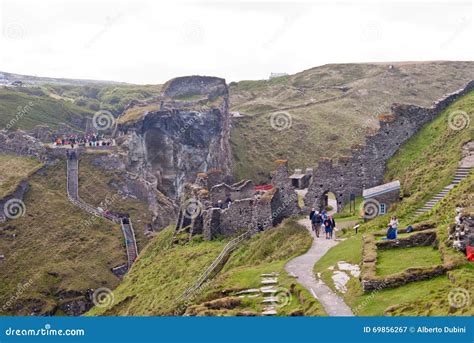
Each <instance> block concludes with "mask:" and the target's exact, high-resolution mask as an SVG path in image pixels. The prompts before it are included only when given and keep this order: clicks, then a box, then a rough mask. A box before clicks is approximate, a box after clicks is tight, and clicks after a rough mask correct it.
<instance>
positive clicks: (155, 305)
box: [89, 220, 324, 316]
mask: <svg viewBox="0 0 474 343" xmlns="http://www.w3.org/2000/svg"><path fill="white" fill-rule="evenodd" d="M171 236H172V228H169V229H166V230H164V231H162V232H160V233H159V234H158V235H157V237H155V238H154V239H153V241H152V242H151V243H150V244H149V245H148V247H147V248H146V249H145V251H144V252H143V253H142V255H141V256H140V258H139V260H138V261H137V263H136V264H135V265H134V267H133V268H132V270H131V272H130V274H129V275H127V277H126V278H125V281H124V282H123V283H122V284H121V285H120V286H119V287H117V289H115V290H114V296H115V302H114V304H113V305H112V306H109V307H105V308H99V307H96V308H94V309H92V310H91V311H90V312H89V314H90V315H171V314H175V313H182V312H183V310H184V309H182V310H181V311H179V310H178V312H176V311H177V306H178V305H177V304H176V303H175V299H176V298H177V297H178V296H179V295H180V294H181V293H182V292H183V291H184V290H185V289H186V288H188V287H189V286H191V285H192V284H193V282H194V281H195V280H196V279H197V278H198V277H199V275H200V274H201V273H202V271H203V270H204V269H205V268H206V267H207V266H208V265H209V264H210V263H211V262H212V260H213V259H214V258H215V257H216V256H217V255H218V254H219V252H220V251H221V249H222V248H223V247H224V245H225V244H226V243H227V241H228V240H227V239H225V240H214V241H210V242H209V241H201V240H200V238H199V237H196V238H195V239H193V241H191V242H190V243H188V244H186V245H174V246H173V245H171V244H170V242H171ZM310 244H311V237H310V236H309V234H308V233H307V231H306V230H305V229H304V228H302V227H300V226H299V225H298V224H297V223H296V222H295V221H292V220H291V221H286V222H284V224H282V225H281V226H280V227H278V228H275V229H271V230H268V231H265V232H262V233H260V234H258V235H256V236H254V237H253V238H252V239H251V240H249V241H248V242H245V243H244V244H243V245H242V246H241V247H240V248H239V249H238V250H237V251H235V252H234V253H233V255H232V256H231V258H230V260H229V261H228V262H227V264H226V266H225V268H224V270H223V271H222V272H221V273H220V274H219V275H218V276H217V277H216V278H215V279H214V280H212V281H211V282H210V283H209V284H207V285H206V286H205V287H204V289H203V291H202V292H201V293H200V294H199V296H198V297H197V298H196V299H193V301H192V304H190V306H188V308H187V311H186V314H188V315H214V316H216V315H236V314H249V313H253V314H257V313H260V312H261V304H260V301H261V298H254V299H253V300H252V299H242V298H238V297H236V296H233V294H234V293H235V292H236V291H238V290H242V289H246V288H255V287H258V286H259V285H260V283H259V282H260V274H261V273H270V272H280V277H279V283H280V286H282V287H284V288H285V289H288V290H290V291H291V294H292V296H291V299H290V301H289V303H288V305H287V306H285V307H284V308H282V309H281V312H280V314H290V313H293V314H296V313H299V314H303V313H304V314H308V315H323V314H324V311H323V310H322V308H321V306H320V304H319V303H317V302H316V301H315V300H314V299H313V298H312V296H311V295H309V294H308V293H307V292H305V291H303V290H302V289H301V288H300V287H298V286H296V283H295V281H294V279H292V278H290V277H289V276H288V275H286V274H285V273H284V271H283V266H284V264H285V261H287V260H288V259H290V258H291V257H292V256H295V255H299V254H301V253H303V252H304V251H305V250H307V249H308V248H309V246H310Z"/></svg>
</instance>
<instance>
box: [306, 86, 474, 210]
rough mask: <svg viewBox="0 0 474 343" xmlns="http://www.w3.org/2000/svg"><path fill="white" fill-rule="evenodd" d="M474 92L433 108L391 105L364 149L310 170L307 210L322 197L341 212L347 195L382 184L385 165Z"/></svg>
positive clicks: (448, 98) (466, 89)
mask: <svg viewBox="0 0 474 343" xmlns="http://www.w3.org/2000/svg"><path fill="white" fill-rule="evenodd" d="M473 89H474V81H471V82H469V83H468V84H467V85H466V86H465V87H464V88H462V89H460V90H458V91H456V92H454V93H452V94H449V95H447V96H446V97H445V98H443V99H441V100H439V101H437V102H436V103H435V104H434V105H433V106H432V107H428V108H425V107H419V106H414V105H404V104H393V105H392V108H391V110H392V113H391V114H389V115H382V116H379V126H380V128H379V130H378V131H377V132H376V133H374V134H372V135H369V136H368V137H366V142H365V145H364V146H354V147H353V149H352V150H351V154H350V156H346V157H341V158H340V159H339V160H338V161H336V162H334V161H332V160H331V159H328V158H323V159H321V160H320V162H319V164H318V167H317V168H314V170H313V180H312V182H311V185H310V186H309V189H308V193H307V194H306V197H305V203H306V204H307V206H308V207H312V206H314V207H318V208H322V205H323V204H324V195H325V194H327V193H328V192H332V193H334V194H335V195H336V200H337V210H338V211H340V210H341V209H342V208H343V206H344V204H346V203H347V202H348V201H349V199H350V194H355V195H356V196H358V195H362V190H363V189H364V188H370V187H374V186H377V185H379V184H382V183H383V176H384V173H385V164H386V162H387V160H388V159H389V158H390V157H392V156H393V155H394V154H395V152H396V151H397V150H398V149H399V147H400V145H402V144H403V143H404V142H405V141H407V140H408V139H409V138H410V137H411V136H413V135H414V134H415V133H416V132H417V131H418V130H420V129H421V128H422V127H423V126H424V125H425V124H426V123H428V122H430V121H432V120H433V119H434V118H435V117H436V116H437V115H438V114H440V113H441V112H442V111H443V110H444V109H445V108H446V107H447V106H449V105H450V104H451V103H452V102H453V101H455V100H456V99H458V98H459V97H461V96H462V95H464V94H466V93H468V92H470V91H471V90H473Z"/></svg>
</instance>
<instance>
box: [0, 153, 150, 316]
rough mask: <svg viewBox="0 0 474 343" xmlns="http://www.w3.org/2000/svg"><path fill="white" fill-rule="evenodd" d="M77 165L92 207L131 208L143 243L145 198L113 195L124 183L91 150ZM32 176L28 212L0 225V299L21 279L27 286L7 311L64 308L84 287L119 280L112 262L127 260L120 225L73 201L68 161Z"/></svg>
mask: <svg viewBox="0 0 474 343" xmlns="http://www.w3.org/2000/svg"><path fill="white" fill-rule="evenodd" d="M15 159H16V157H15V158H14V160H13V161H15ZM7 163H8V161H7ZM79 171H80V180H79V183H80V187H79V194H80V195H81V197H82V198H83V199H85V200H87V201H88V202H90V203H92V204H93V205H95V206H98V205H99V204H100V203H101V202H104V201H108V202H107V204H108V209H109V210H110V211H117V212H121V213H130V215H131V218H132V220H133V222H134V228H135V231H136V237H137V241H138V246H139V249H141V248H142V247H143V246H144V245H145V244H146V241H147V239H146V238H145V236H144V227H145V226H146V224H147V223H149V222H150V219H151V216H150V215H149V213H148V211H147V204H146V203H144V202H141V201H139V200H137V199H130V198H124V197H121V196H120V197H118V196H116V194H117V188H116V187H114V186H113V185H120V184H121V182H122V180H121V179H120V177H119V175H116V174H115V173H113V172H107V171H104V170H101V169H98V168H97V167H95V166H94V165H93V164H92V160H91V159H90V158H89V157H88V156H87V155H85V156H81V161H80V169H79ZM28 181H29V183H30V189H29V191H28V192H27V194H26V196H25V199H24V203H25V205H26V212H25V214H24V216H22V217H20V218H18V219H14V220H9V221H7V222H5V223H3V224H0V254H4V255H5V260H3V261H1V262H0V274H1V275H2V277H1V278H0V302H1V303H2V304H5V303H7V301H8V300H10V299H12V296H15V295H16V294H18V285H19V284H21V285H24V284H28V286H27V287H25V289H24V290H23V291H22V292H21V293H20V297H19V299H17V300H15V301H13V302H12V305H11V308H9V309H8V310H7V311H6V312H7V313H9V314H15V315H19V314H25V315H26V314H30V313H32V312H34V313H36V314H56V315H58V314H59V315H61V314H67V313H65V312H64V311H63V308H62V306H63V305H64V304H66V303H67V302H69V301H71V300H74V299H75V298H77V299H82V298H84V296H85V295H86V292H87V290H89V289H97V288H99V287H107V288H112V289H113V288H115V287H116V286H117V285H118V284H119V280H118V278H117V277H116V276H115V275H114V274H113V273H112V272H111V268H113V267H116V266H118V265H121V264H124V263H125V261H126V249H125V245H124V238H123V235H122V232H121V229H120V226H118V225H115V224H112V223H111V222H109V221H106V220H104V219H101V218H98V217H94V216H91V215H90V214H88V213H86V212H84V211H82V210H80V209H79V208H77V207H75V206H73V205H72V204H71V203H70V202H69V201H68V199H67V193H66V168H65V161H64V160H61V161H58V163H56V164H55V165H51V166H48V167H46V168H45V169H44V170H41V171H39V172H38V173H36V174H35V175H33V176H32V177H30V178H28ZM85 298H87V297H85ZM0 310H1V307H0ZM69 314H70V313H69Z"/></svg>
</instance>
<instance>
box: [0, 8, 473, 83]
mask: <svg viewBox="0 0 474 343" xmlns="http://www.w3.org/2000/svg"><path fill="white" fill-rule="evenodd" d="M0 3H1V7H0V12H1V15H0V26H1V28H2V35H1V37H0V70H1V71H7V72H14V73H21V74H31V75H38V76H52V77H67V78H87V79H102V80H115V81H125V82H131V83H163V82H164V81H166V80H168V79H170V78H173V77H176V76H182V75H191V74H200V75H215V76H220V77H224V78H226V79H227V81H228V82H230V81H237V80H245V79H263V78H268V76H269V74H270V73H271V72H286V73H295V72H298V71H302V70H304V69H308V68H312V67H315V66H318V65H322V64H326V63H344V62H365V61H414V60H473V43H472V42H473V37H474V35H473V25H472V17H473V6H472V2H471V1H464V2H455V1H445V2H429V1H417V0H412V1H396V2H394V1H391V2H381V1H344V2H337V1H325V2H323V1H306V2H305V1H303V2H294V1H286V2H283V1H259V2H256V1H236V0H227V1H212V0H209V1H176V0H175V1H172V0H169V1H157V0H150V1H143V0H135V1H133V0H129V1H121V0H115V1H108V0H93V1H92V0H90V1H89V0H86V1H51V0H28V1H24V0H14V1H8V0H5V1H4V0H0Z"/></svg>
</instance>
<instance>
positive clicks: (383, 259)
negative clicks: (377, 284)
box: [377, 246, 443, 276]
mask: <svg viewBox="0 0 474 343" xmlns="http://www.w3.org/2000/svg"><path fill="white" fill-rule="evenodd" d="M440 264H443V260H442V259H441V254H440V252H439V250H438V249H436V248H433V247H431V246H428V247H414V248H404V249H386V250H378V251H377V275H379V276H385V275H390V274H395V273H398V272H402V271H404V270H405V269H407V268H423V267H432V266H437V265H440Z"/></svg>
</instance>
